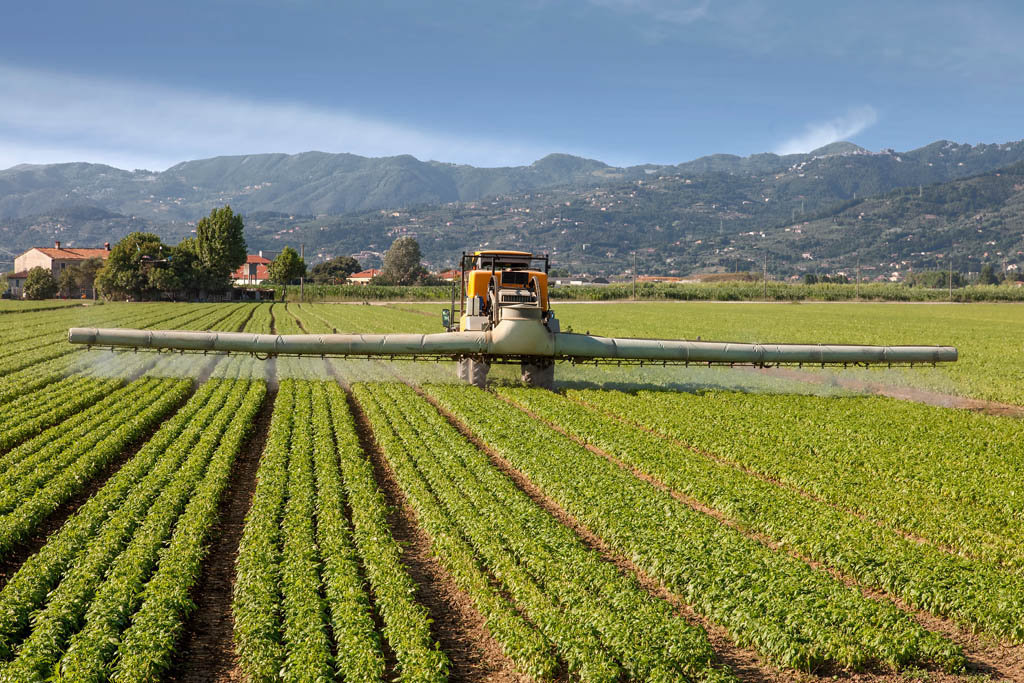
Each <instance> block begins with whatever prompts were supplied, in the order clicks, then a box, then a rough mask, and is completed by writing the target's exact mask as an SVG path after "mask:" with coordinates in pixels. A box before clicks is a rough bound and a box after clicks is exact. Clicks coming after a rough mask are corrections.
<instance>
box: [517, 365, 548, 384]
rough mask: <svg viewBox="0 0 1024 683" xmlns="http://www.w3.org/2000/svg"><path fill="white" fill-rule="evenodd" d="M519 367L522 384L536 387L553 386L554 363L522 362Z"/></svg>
mask: <svg viewBox="0 0 1024 683" xmlns="http://www.w3.org/2000/svg"><path fill="white" fill-rule="evenodd" d="M521 367H522V371H523V374H522V379H523V384H525V385H527V386H530V387H537V388H538V389H548V390H552V389H554V388H555V364H554V363H523V364H522V366H521Z"/></svg>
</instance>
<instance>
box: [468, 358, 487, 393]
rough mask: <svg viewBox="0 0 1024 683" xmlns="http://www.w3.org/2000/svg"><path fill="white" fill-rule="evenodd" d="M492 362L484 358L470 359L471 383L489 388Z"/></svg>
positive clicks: (482, 387)
mask: <svg viewBox="0 0 1024 683" xmlns="http://www.w3.org/2000/svg"><path fill="white" fill-rule="evenodd" d="M490 369H491V364H490V363H488V362H487V361H482V360H470V361H469V383H470V384H472V385H473V386H475V387H480V388H481V389H486V388H487V372H488V371H489V370H490Z"/></svg>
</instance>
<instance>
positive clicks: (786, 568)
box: [427, 385, 965, 671]
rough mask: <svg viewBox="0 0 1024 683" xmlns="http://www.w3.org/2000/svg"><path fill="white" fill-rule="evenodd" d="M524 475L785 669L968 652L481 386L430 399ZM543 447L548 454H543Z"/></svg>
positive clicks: (914, 660) (927, 660) (439, 389)
mask: <svg viewBox="0 0 1024 683" xmlns="http://www.w3.org/2000/svg"><path fill="white" fill-rule="evenodd" d="M427 390H428V392H429V393H430V394H432V395H433V396H435V397H436V398H437V399H438V400H439V401H440V402H441V403H442V404H443V405H444V406H445V408H446V409H447V410H450V411H452V412H453V413H454V414H456V415H457V416H458V417H459V418H460V419H461V420H463V421H464V422H465V424H466V425H467V426H468V427H469V428H470V429H471V430H472V431H473V432H474V433H475V434H477V435H478V436H479V437H480V438H481V439H482V440H483V441H485V442H486V443H488V444H490V445H491V446H492V447H494V448H495V449H496V450H497V451H498V452H499V453H500V454H501V455H502V456H503V457H504V458H505V459H506V460H507V461H508V462H509V463H510V464H511V465H512V466H513V467H515V468H516V469H518V470H519V471H520V472H522V473H523V474H524V475H526V476H527V477H529V479H530V480H531V481H533V482H534V483H535V484H536V485H537V486H538V487H539V488H540V489H541V490H542V491H543V492H544V493H545V494H546V495H547V496H549V497H551V498H552V499H553V500H555V501H556V502H557V503H558V504H560V505H561V506H562V507H563V508H564V509H565V510H566V511H567V512H568V513H570V514H571V515H573V516H574V517H575V518H576V519H578V520H579V521H580V522H581V523H583V524H584V525H586V527H588V528H589V529H590V530H591V531H593V532H594V533H595V534H597V535H598V536H599V537H601V538H602V539H604V541H605V542H606V543H608V545H609V546H610V547H612V548H613V549H615V550H616V551H618V552H620V553H622V554H625V555H627V556H629V557H631V558H633V560H634V562H636V564H637V565H638V566H639V567H640V568H641V569H643V570H645V571H646V572H649V573H650V574H651V575H653V576H655V577H657V578H658V579H659V580H661V581H662V582H663V583H664V584H665V585H666V587H668V588H669V589H670V590H672V591H673V592H675V593H678V594H679V595H680V596H681V597H682V598H683V599H684V600H685V601H686V602H687V603H689V604H690V605H692V606H693V607H694V609H696V610H697V611H698V612H699V613H701V614H703V615H705V616H706V617H707V618H709V619H710V620H712V621H714V622H716V623H718V624H721V625H722V626H724V627H725V628H726V629H728V630H729V632H730V634H731V636H732V637H733V639H734V640H735V641H736V642H737V644H739V645H740V646H752V647H754V648H756V649H757V650H759V651H760V652H762V653H763V654H764V655H766V656H767V657H768V658H770V659H771V660H773V661H775V662H776V663H778V664H780V665H783V666H788V667H792V668H795V669H798V670H803V671H814V670H816V669H819V668H820V667H822V666H825V665H829V664H831V665H838V666H842V667H849V668H851V669H855V670H856V669H865V668H870V667H878V666H881V667H885V668H890V669H893V670H901V669H905V668H907V667H937V668H941V669H944V670H949V671H961V670H963V668H964V666H965V659H964V656H963V653H962V652H961V650H960V648H959V647H958V646H957V645H955V644H954V643H952V642H950V641H949V640H947V639H946V638H944V637H942V636H940V635H938V634H935V633H932V632H930V631H928V630H926V629H924V628H922V627H921V626H919V625H918V624H916V623H915V622H914V621H912V620H911V619H910V618H909V617H908V616H907V615H906V614H905V613H903V612H901V611H900V610H899V609H897V608H896V607H895V606H893V605H891V604H886V603H882V602H876V601H874V600H870V599H867V598H865V597H863V596H862V595H861V594H860V593H859V592H858V591H856V590H855V589H852V588H848V587H846V586H843V585H842V584H841V583H840V582H838V581H837V580H835V579H833V578H832V577H831V576H829V575H828V574H826V573H824V572H819V571H816V570H814V569H811V568H810V567H808V566H807V565H806V564H804V563H802V562H800V561H799V560H796V559H794V558H791V557H789V556H788V555H786V554H784V553H779V552H775V551H773V550H771V549H770V548H768V547H766V546H764V545H762V544H761V543H759V542H758V541H754V540H751V539H748V538H746V537H745V536H744V535H743V534H741V533H740V532H739V531H737V530H735V529H731V528H729V527H727V526H723V525H722V524H721V523H720V522H719V521H718V520H716V519H714V518H713V517H710V516H708V515H705V514H703V513H701V512H698V511H696V510H693V509H691V508H690V507H688V506H686V505H684V504H682V503H680V502H678V501H676V500H675V499H674V498H672V497H671V496H670V495H669V494H668V493H665V492H663V491H661V490H659V489H657V488H656V487H654V486H652V485H651V484H649V483H647V482H644V481H641V480H640V479H638V478H637V477H636V476H634V475H633V473H632V472H628V471H626V470H624V469H622V468H620V467H619V466H618V465H616V464H614V463H612V462H609V461H608V460H607V459H605V458H603V457H601V456H600V455H596V454H594V453H591V452H590V451H588V450H587V449H586V448H584V447H582V446H580V445H578V444H576V443H575V442H573V441H571V440H570V439H568V438H567V437H565V436H563V435H561V434H559V433H558V432H556V431H554V430H552V429H550V428H549V427H547V426H544V425H543V424H540V423H538V422H537V421H536V420H535V419H533V418H531V417H529V416H528V415H527V414H526V413H524V412H523V411H521V410H519V409H518V408H516V407H514V406H512V405H509V404H508V403H506V402H504V401H502V400H501V399H500V398H498V397H495V396H493V395H490V394H487V393H486V392H483V391H480V390H478V389H475V388H471V387H452V386H442V385H433V386H429V387H428V388H427ZM539 443H543V444H544V448H542V449H541V448H536V447H534V446H533V444H539Z"/></svg>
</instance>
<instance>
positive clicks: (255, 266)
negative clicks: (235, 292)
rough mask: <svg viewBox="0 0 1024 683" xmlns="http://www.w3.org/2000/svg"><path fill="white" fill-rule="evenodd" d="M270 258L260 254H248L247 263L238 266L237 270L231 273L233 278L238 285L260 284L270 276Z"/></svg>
mask: <svg viewBox="0 0 1024 683" xmlns="http://www.w3.org/2000/svg"><path fill="white" fill-rule="evenodd" d="M270 263H271V261H270V259H268V258H266V257H265V256H263V252H262V251H261V252H260V253H259V254H248V255H246V257H245V263H243V264H242V265H240V266H238V268H237V269H236V270H235V272H233V273H231V279H232V280H233V281H234V283H235V284H236V285H259V284H263V281H264V280H267V279H269V278H270Z"/></svg>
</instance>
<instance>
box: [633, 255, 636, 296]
mask: <svg viewBox="0 0 1024 683" xmlns="http://www.w3.org/2000/svg"><path fill="white" fill-rule="evenodd" d="M633 301H636V252H635V251H634V252H633Z"/></svg>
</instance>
